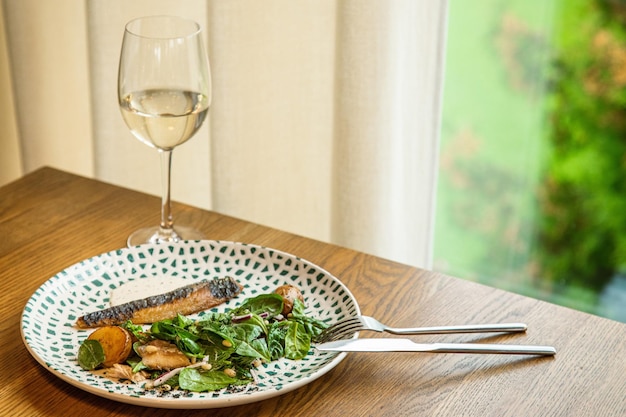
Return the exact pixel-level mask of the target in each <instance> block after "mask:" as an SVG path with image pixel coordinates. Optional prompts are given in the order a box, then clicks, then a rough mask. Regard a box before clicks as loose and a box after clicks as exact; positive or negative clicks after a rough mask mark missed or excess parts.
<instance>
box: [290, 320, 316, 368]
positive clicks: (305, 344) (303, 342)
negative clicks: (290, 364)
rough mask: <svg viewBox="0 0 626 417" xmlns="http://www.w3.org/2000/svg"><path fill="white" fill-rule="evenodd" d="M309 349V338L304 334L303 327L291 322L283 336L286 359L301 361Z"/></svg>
mask: <svg viewBox="0 0 626 417" xmlns="http://www.w3.org/2000/svg"><path fill="white" fill-rule="evenodd" d="M310 348H311V336H310V335H309V334H308V333H307V332H306V330H305V329H304V326H303V325H302V324H300V323H298V322H297V321H293V322H291V323H290V324H289V327H288V328H287V333H286V335H285V357H286V358H287V359H302V358H304V357H305V356H306V355H307V354H308V353H309V349H310Z"/></svg>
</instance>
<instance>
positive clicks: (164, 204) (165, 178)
mask: <svg viewBox="0 0 626 417" xmlns="http://www.w3.org/2000/svg"><path fill="white" fill-rule="evenodd" d="M159 154H160V156H161V192H162V198H161V232H162V233H164V234H167V235H168V236H169V235H171V234H172V232H173V230H172V229H173V226H174V219H173V217H172V204H171V200H170V177H171V173H172V150H171V149H170V150H165V149H159Z"/></svg>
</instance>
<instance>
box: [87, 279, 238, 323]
mask: <svg viewBox="0 0 626 417" xmlns="http://www.w3.org/2000/svg"><path fill="white" fill-rule="evenodd" d="M242 288H243V287H242V286H241V285H240V284H239V283H237V281H235V280H234V279H232V278H230V277H225V278H215V279H213V280H211V281H207V280H203V281H200V282H197V283H195V284H191V285H187V286H184V287H181V288H178V289H175V290H173V291H170V292H166V293H164V294H159V295H154V296H151V297H147V298H144V299H141V300H135V301H130V302H128V303H124V304H120V305H117V306H114V307H110V308H106V309H104V310H99V311H94V312H93V313H88V314H85V315H84V316H82V317H79V318H78V320H76V327H78V328H81V329H87V328H92V327H101V326H116V325H120V324H123V323H125V322H126V321H128V320H130V321H132V322H133V323H135V324H145V323H154V322H155V321H160V320H165V319H171V318H174V317H176V315H177V314H182V315H187V314H193V313H197V312H199V311H202V310H207V309H209V308H212V307H215V306H217V305H220V304H222V303H223V302H225V301H228V300H230V299H231V298H234V297H235V296H237V294H239V293H240V292H241V290H242Z"/></svg>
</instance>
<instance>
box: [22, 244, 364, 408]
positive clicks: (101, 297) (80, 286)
mask: <svg viewBox="0 0 626 417" xmlns="http://www.w3.org/2000/svg"><path fill="white" fill-rule="evenodd" d="M225 275H229V276H232V277H233V278H235V279H236V280H237V281H238V282H239V283H240V284H242V285H243V286H244V289H243V290H242V292H241V294H240V295H239V296H238V297H236V298H234V299H232V300H230V301H228V302H227V303H224V304H222V305H220V306H218V307H215V308H214V309H213V311H224V310H227V309H230V308H233V307H235V306H237V305H238V304H239V303H241V302H242V301H243V300H244V299H246V298H249V297H253V296H255V295H258V294H262V293H267V292H272V291H273V290H274V289H275V288H276V287H278V286H280V285H283V284H292V285H295V286H297V287H298V288H300V290H301V291H302V295H303V296H304V299H305V303H306V306H307V314H310V315H312V316H314V317H316V318H318V319H320V320H323V321H325V322H327V323H329V324H330V323H333V322H336V321H339V320H341V319H343V318H346V317H350V316H355V315H358V314H360V310H359V306H358V303H357V301H356V300H355V298H354V296H353V295H352V293H351V292H350V290H349V289H348V288H347V287H346V286H345V285H344V284H343V283H342V282H341V281H340V280H339V279H337V278H336V277H334V276H333V275H332V274H330V273H329V272H327V271H326V270H324V269H322V268H320V267H319V266H317V265H315V264H313V263H311V262H308V261H306V260H304V259H301V258H299V257H297V256H294V255H291V254H289V253H286V252H282V251H279V250H275V249H271V248H267V247H263V246H257V245H253V244H246V243H239V242H228V241H212V240H201V241H185V242H179V243H171V244H170V243H168V244H148V245H141V246H135V247H131V248H123V249H118V250H114V251H111V252H108V253H104V254H101V255H98V256H95V257H93V258H89V259H85V260H83V261H81V262H78V263H76V264H74V265H72V266H70V267H68V268H66V269H64V270H63V271H61V272H59V273H58V274H56V275H55V276H53V277H52V278H50V279H48V280H47V281H46V282H44V283H43V285H42V286H41V287H39V288H38V289H37V290H36V291H35V292H34V294H33V295H32V296H31V297H30V299H29V300H28V301H27V303H26V305H25V307H24V310H23V312H22V317H21V334H22V339H23V341H24V344H25V346H26V348H27V349H28V351H29V352H30V354H31V355H32V356H33V357H34V358H35V360H37V362H39V363H40V364H41V365H42V366H43V367H44V368H46V369H47V370H48V371H50V372H52V373H53V374H54V375H55V376H57V377H59V378H60V379H62V380H64V381H66V382H68V383H70V384H72V385H74V386H76V387H78V388H80V389H82V390H84V391H87V392H90V393H92V394H95V395H98V396H101V397H104V398H108V399H111V400H115V401H119V402H123V403H128V404H134V405H141V406H147V407H156V408H173V409H204V408H220V407H228V406H234V405H241V404H247V403H252V402H256V401H261V400H265V399H268V398H272V397H276V396H279V395H282V394H285V393H287V392H290V391H293V390H295V389H297V388H300V387H302V386H304V385H306V384H308V383H310V382H312V381H314V380H316V379H317V378H319V377H321V376H322V375H324V374H326V373H327V372H328V371H330V370H331V369H333V368H334V367H335V366H337V364H339V363H340V362H341V361H342V360H343V359H344V357H345V356H346V354H345V353H330V352H319V351H317V350H315V349H314V348H312V349H311V351H310V352H309V354H308V355H307V356H306V357H305V358H304V359H302V360H297V361H293V360H288V359H281V360H278V361H273V362H270V363H267V364H263V366H261V367H260V368H258V369H257V371H256V375H257V378H256V381H255V383H254V384H250V385H247V386H245V387H238V388H237V389H236V390H232V389H223V390H220V391H214V392H204V393H197V392H184V391H177V390H172V391H159V390H144V389H143V388H142V386H140V385H138V384H126V383H118V382H113V381H111V380H110V379H108V378H106V377H102V376H99V375H97V374H96V373H93V372H89V371H85V370H83V369H82V368H81V367H80V366H79V365H78V363H77V361H76V354H77V352H78V347H79V345H80V343H81V342H82V341H83V340H84V339H86V338H87V336H88V335H89V333H91V331H93V330H79V329H77V328H75V327H74V323H75V322H76V319H77V318H78V317H80V316H82V315H84V314H85V313H89V312H92V311H95V310H99V309H103V308H106V307H108V306H109V301H110V295H111V292H112V291H113V290H114V289H116V288H119V287H120V286H122V285H124V284H126V283H129V282H132V281H137V280H160V281H159V282H162V281H163V280H164V279H170V278H171V279H175V280H180V281H181V282H182V284H183V285H186V284H187V283H192V282H194V281H197V280H202V279H211V278H213V277H223V276H225ZM146 282H148V281H146ZM136 284H137V283H136V282H135V283H134V285H136ZM200 314H202V313H200ZM192 317H193V316H192Z"/></svg>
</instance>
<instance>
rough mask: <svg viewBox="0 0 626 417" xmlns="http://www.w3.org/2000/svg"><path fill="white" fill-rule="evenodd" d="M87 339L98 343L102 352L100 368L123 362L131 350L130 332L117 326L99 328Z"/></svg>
mask: <svg viewBox="0 0 626 417" xmlns="http://www.w3.org/2000/svg"><path fill="white" fill-rule="evenodd" d="M87 339H88V340H97V341H98V342H100V345H101V346H102V350H103V351H104V362H102V366H104V367H106V368H108V367H111V366H113V365H114V364H116V363H122V362H124V361H125V360H126V358H128V355H130V352H131V350H132V348H133V343H132V339H131V335H130V332H128V331H127V330H126V329H124V328H122V327H119V326H105V327H100V328H98V329H97V330H96V331H94V332H93V333H91V334H90V335H89V337H88V338H87Z"/></svg>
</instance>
